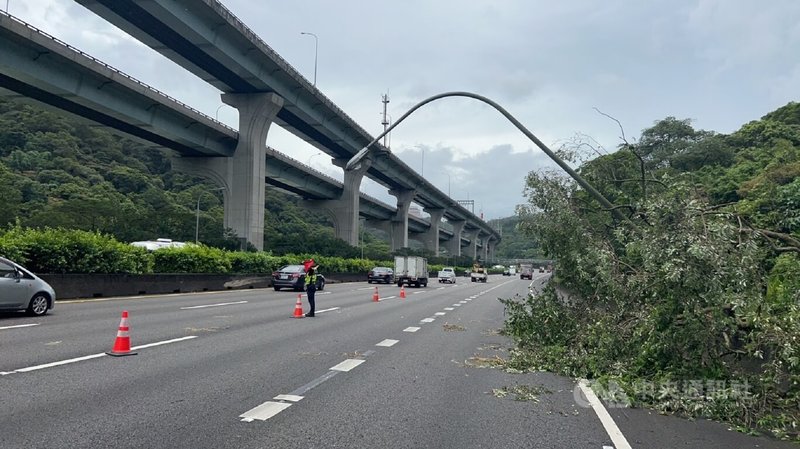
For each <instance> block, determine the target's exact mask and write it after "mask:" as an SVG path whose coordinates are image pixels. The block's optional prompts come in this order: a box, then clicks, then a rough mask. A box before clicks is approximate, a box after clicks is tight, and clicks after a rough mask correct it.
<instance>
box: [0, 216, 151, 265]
mask: <svg viewBox="0 0 800 449" xmlns="http://www.w3.org/2000/svg"><path fill="white" fill-rule="evenodd" d="M0 248H2V251H3V253H4V254H8V255H9V257H11V258H12V259H14V260H15V261H17V262H18V263H20V264H22V265H25V266H26V267H27V268H29V269H30V270H32V271H34V272H37V273H137V274H138V273H147V272H149V271H150V270H151V269H152V257H151V256H150V255H149V254H147V251H145V250H144V249H142V248H135V247H132V246H130V245H126V244H124V243H120V242H118V241H116V240H115V239H114V238H113V237H111V236H109V235H104V234H99V233H96V232H90V231H81V230H66V229H52V228H44V229H23V228H21V227H14V228H12V229H10V230H9V231H7V232H6V233H5V234H3V235H2V236H0ZM12 255H13V257H12Z"/></svg>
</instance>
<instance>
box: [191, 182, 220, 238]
mask: <svg viewBox="0 0 800 449" xmlns="http://www.w3.org/2000/svg"><path fill="white" fill-rule="evenodd" d="M220 190H225V187H219V188H217V189H211V190H210V192H218V191H220ZM204 193H206V190H201V191H200V193H199V194H198V195H197V207H195V224H194V243H195V245H196V244H197V243H199V238H200V198H202V197H203V194H204Z"/></svg>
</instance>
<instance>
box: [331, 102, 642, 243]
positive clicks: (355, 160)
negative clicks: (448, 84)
mask: <svg viewBox="0 0 800 449" xmlns="http://www.w3.org/2000/svg"><path fill="white" fill-rule="evenodd" d="M446 97H467V98H473V99H476V100H479V101H482V102H484V103H486V104H488V105H489V106H492V107H493V108H495V109H496V110H497V111H498V112H500V113H501V114H503V116H504V117H505V118H507V119H508V120H509V121H510V122H511V123H513V124H514V126H516V127H517V129H518V130H520V131H521V132H522V133H523V134H525V136H526V137H527V138H528V139H530V140H531V141H532V142H533V143H535V144H536V146H538V147H539V149H541V150H542V151H544V153H545V154H546V155H547V156H548V157H550V159H552V160H553V161H554V162H555V163H556V164H558V166H559V167H561V169H562V170H564V171H565V172H567V174H569V175H570V176H571V177H572V179H574V180H575V182H577V183H578V185H580V186H581V187H583V189H584V190H586V192H587V193H589V195H591V196H592V197H593V198H594V199H595V200H596V201H597V202H598V203H600V204H601V205H603V207H604V208H605V209H606V210H608V211H609V212H611V214H612V215H614V217H615V218H617V219H618V220H620V221H622V222H627V223H629V224H630V226H631V227H632V228H634V229H635V230H636V231H639V227H638V226H637V225H636V224H635V223H634V222H633V221H631V219H630V218H628V217H626V216H625V215H624V214H623V213H622V212H620V210H619V209H618V208H617V207H615V206H614V205H613V204H612V203H611V202H610V201H608V199H607V198H606V197H604V196H603V194H602V193H600V192H599V191H598V190H597V189H595V188H594V186H592V185H591V184H589V183H588V182H587V181H586V180H585V179H583V178H582V177H581V176H580V175H579V174H578V173H577V172H576V171H575V170H573V169H572V167H570V166H569V165H567V163H566V162H564V161H563V160H561V158H560V157H558V156H557V155H556V154H555V153H553V151H552V150H551V149H550V148H548V147H547V145H545V144H544V143H543V142H542V141H541V140H539V138H538V137H536V136H534V135H533V133H532V132H530V131H529V130H528V128H526V127H525V125H523V124H522V123H520V121H519V120H517V119H516V118H514V116H512V115H511V114H510V113H509V112H508V111H506V110H505V109H504V108H503V107H502V106H500V105H499V104H497V103H495V102H494V101H492V100H490V99H489V98H486V97H484V96H482V95H478V94H474V93H472V92H445V93H442V94H438V95H434V96H432V97H428V98H426V99H425V100H422V101H420V102H419V103H417V104H416V105H414V106H413V107H412V108H411V109H409V110H408V112H406V113H405V114H403V116H402V117H400V119H399V120H397V121H396V122H394V123H392V126H390V127H388V128H387V129H386V130H384V131H383V133H381V134H380V135H378V137H376V138H374V139H373V140H372V141H371V142H370V143H368V144H367V145H366V146H365V147H364V148H362V149H361V150H359V151H358V153H356V154H355V155H353V157H352V158H350V160H349V161H347V165H345V170H354V169H356V168H358V167H360V166H361V161H362V160H363V159H364V158H365V157H367V156H368V155H369V153H370V152H376V153H384V154H391V151H390V150H389V149H387V148H385V147H374V148H373V145H375V143H377V142H378V141H380V139H381V138H382V137H383V136H384V135H386V134H388V133H389V132H391V131H392V129H394V127H395V126H397V125H399V124H400V123H402V122H403V120H405V119H406V117H408V116H409V115H411V113H413V112H414V111H416V110H417V109H419V108H421V107H422V106H424V105H426V104H428V103H430V102H432V101H435V100H438V99H441V98H446ZM473 213H474V212H473Z"/></svg>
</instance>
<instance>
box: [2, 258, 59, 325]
mask: <svg viewBox="0 0 800 449" xmlns="http://www.w3.org/2000/svg"><path fill="white" fill-rule="evenodd" d="M55 303H56V292H55V290H53V287H51V286H50V284H48V283H47V282H45V281H44V280H43V279H41V278H39V277H38V276H36V275H35V274H33V273H31V272H30V271H28V270H26V269H25V268H23V267H22V266H21V265H19V264H17V263H15V262H12V261H10V260H8V259H6V258H3V257H0V310H25V311H27V312H28V314H30V315H33V316H42V315H44V314H46V313H47V311H48V310H50V309H52V308H53V307H54V306H55Z"/></svg>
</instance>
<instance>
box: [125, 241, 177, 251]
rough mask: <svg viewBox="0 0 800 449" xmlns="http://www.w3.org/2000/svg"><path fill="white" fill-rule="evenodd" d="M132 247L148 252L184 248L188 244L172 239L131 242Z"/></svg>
mask: <svg viewBox="0 0 800 449" xmlns="http://www.w3.org/2000/svg"><path fill="white" fill-rule="evenodd" d="M131 245H133V246H138V247H139V248H144V249H146V250H148V251H155V250H157V249H161V248H183V247H184V246H186V245H187V244H186V243H184V242H175V241H173V240H172V239H155V240H146V241H142V242H131Z"/></svg>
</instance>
